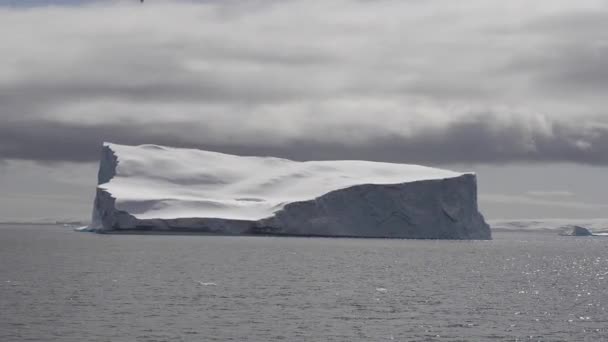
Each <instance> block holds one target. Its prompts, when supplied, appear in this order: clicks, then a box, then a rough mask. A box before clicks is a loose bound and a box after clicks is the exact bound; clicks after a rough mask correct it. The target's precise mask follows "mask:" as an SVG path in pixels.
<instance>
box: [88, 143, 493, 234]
mask: <svg viewBox="0 0 608 342" xmlns="http://www.w3.org/2000/svg"><path fill="white" fill-rule="evenodd" d="M99 183H100V184H99V186H98V195H97V198H96V202H95V211H94V215H93V216H94V224H93V226H97V228H103V229H138V228H142V227H146V229H152V228H154V227H160V226H162V227H163V228H165V229H172V228H174V227H176V225H177V226H178V227H180V229H182V228H184V229H188V228H191V226H192V225H196V226H209V225H212V226H214V227H215V228H213V229H219V230H226V229H228V230H229V228H230V227H234V226H235V224H236V223H234V222H241V223H239V224H238V226H239V228H238V229H236V231H237V232H242V230H243V229H245V230H247V231H250V232H251V231H259V232H263V233H268V232H271V233H285V234H298V235H307V234H310V235H340V236H346V235H348V236H395V237H406V236H413V235H416V234H413V233H412V231H416V230H417V229H418V228H416V227H419V226H420V225H422V224H425V225H435V226H437V227H435V228H434V227H427V228H425V229H426V230H428V231H435V233H433V234H427V235H428V237H432V238H441V236H442V235H445V236H447V235H450V234H451V235H454V236H452V237H450V238H459V236H463V238H470V237H476V238H489V229H486V228H487V225H486V224H485V222H484V220H483V217H481V215H480V214H479V213H478V211H477V189H476V181H475V176H474V175H473V174H463V173H457V172H452V171H447V170H441V169H435V168H429V167H424V166H419V165H405V164H393V163H378V162H368V161H353V160H346V161H309V162H296V161H291V160H287V159H280V158H272V157H240V156H233V155H228V154H222V153H216V152H209V151H201V150H193V149H177V148H169V147H162V146H156V145H142V146H124V145H116V144H107V143H106V144H104V148H103V152H102V158H101V163H100V169H99ZM363 189H366V190H365V191H362V190H363ZM396 189H398V191H396ZM313 204H314V205H313ZM311 205H312V206H311ZM431 209H432V210H431ZM304 213H306V214H304ZM302 215H304V216H305V217H304V216H302ZM354 217H357V218H358V219H357V220H353V218H354ZM188 220H190V221H188ZM192 220H197V221H196V222H197V223H196V224H194V223H193V222H191V221H192ZM201 220H203V221H204V222H202V221H201ZM210 220H212V221H213V222H214V223H213V224H211V223H209V222H211V221H210ZM444 221H445V222H444ZM227 222H232V223H231V224H228V225H227V224H226V223H227ZM243 222H246V223H243ZM450 222H451V223H450ZM363 224H365V225H366V227H362V225H363ZM446 224H448V226H454V227H456V226H458V227H460V228H459V229H456V230H454V232H455V233H453V234H452V233H450V229H448V227H447V226H446ZM227 226H230V227H227ZM347 226H350V227H347ZM477 226H479V227H482V228H483V229H482V230H484V231H486V230H487V232H485V233H483V234H476V233H472V232H474V231H476V229H475V227H477ZM437 231H441V232H443V233H437ZM456 231H458V232H456ZM408 232H409V233H408ZM448 233H449V234H448ZM446 234H447V235H446ZM423 235H424V234H423ZM451 235H450V236H451ZM425 236H426V235H425Z"/></svg>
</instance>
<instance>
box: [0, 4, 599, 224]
mask: <svg viewBox="0 0 608 342" xmlns="http://www.w3.org/2000/svg"><path fill="white" fill-rule="evenodd" d="M0 28H1V29H0V48H1V50H2V53H0V221H2V220H4V221H6V220H28V219H36V218H43V217H52V218H86V217H87V216H88V215H89V211H90V208H91V205H92V200H91V197H92V194H93V189H94V186H95V176H96V175H95V173H96V167H97V166H96V164H95V163H96V161H97V159H98V156H99V149H100V144H101V142H102V141H104V140H105V141H112V142H117V143H127V144H140V143H156V144H166V145H171V146H187V147H197V148H204V149H211V150H216V151H222V152H230V153H238V154H249V155H251V154H256V155H274V156H281V157H288V158H292V159H298V160H311V159H369V160H378V161H391V162H407V163H420V164H426V165H433V166H441V167H445V168H452V169H457V170H463V171H469V170H472V171H476V172H477V173H478V177H479V182H480V189H479V190H480V201H481V206H482V210H483V211H484V213H485V214H486V216H487V217H489V218H537V217H538V218H540V217H572V218H590V217H608V191H606V190H608V185H607V184H606V179H607V176H608V172H607V171H608V112H607V108H608V99H607V93H608V58H607V57H608V56H607V53H608V1H606V0H603V1H600V0H594V1H590V0H580V1H570V0H569V1H563V0H562V1H556V0H537V1H533V2H531V1H524V0H513V1H492V0H466V1H465V0H463V1H438V0H426V1H420V0H398V1H397V0H394V1H393V0H350V1H347V0H336V1H328V0H319V1H316V0H306V1H305V0H302V1H295V0H293V1H289V0H287V1H270V0H269V1H261V0H253V1H252V0H247V1H245V0H242V1H239V0H229V1H160V0H156V1H155V0H146V2H145V3H144V4H143V5H142V4H140V3H139V1H136V0H133V1H130V0H125V1H75V0H62V1H41V0H28V1H23V0H22V1H2V0H0Z"/></svg>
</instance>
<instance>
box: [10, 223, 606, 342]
mask: <svg viewBox="0 0 608 342" xmlns="http://www.w3.org/2000/svg"><path fill="white" fill-rule="evenodd" d="M494 238H495V239H494V240H493V241H475V242H471V241H416V240H386V239H331V238H279V237H276V238H275V237H227V236H150V235H146V236H135V235H96V234H91V233H80V232H74V231H72V230H71V229H69V228H64V227H57V226H0V341H7V342H12V341H113V342H114V341H142V342H143V341H608V286H607V285H608V238H586V237H584V238H578V237H576V238H575V237H560V236H556V235H553V234H548V233H507V232H499V233H495V234H494Z"/></svg>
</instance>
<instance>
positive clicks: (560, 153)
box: [0, 114, 608, 165]
mask: <svg viewBox="0 0 608 342" xmlns="http://www.w3.org/2000/svg"><path fill="white" fill-rule="evenodd" d="M473 117H475V119H469V120H465V121H461V122H457V123H455V124H454V125H451V126H448V127H444V128H441V129H438V128H433V127H429V128H427V129H424V130H420V131H418V132H416V133H415V134H413V135H412V136H396V135H392V136H383V137H374V138H373V139H371V140H370V141H368V142H366V143H365V144H362V145H357V144H349V143H341V142H333V143H332V142H324V141H322V140H320V141H312V140H300V139H293V140H290V141H287V142H285V143H283V144H281V145H278V144H273V143H271V142H268V141H265V140H264V139H263V138H260V139H257V140H256V141H252V142H251V143H250V144H229V143H223V144H218V143H216V142H209V141H206V139H205V135H206V133H207V132H205V128H204V127H200V129H199V130H200V132H201V134H200V136H192V135H184V134H183V132H188V131H191V130H192V127H189V126H191V124H171V125H164V126H163V127H162V128H161V127H158V125H146V124H125V123H123V124H107V125H101V124H100V125H95V126H83V125H78V124H75V123H69V124H65V123H64V124H59V123H57V122H40V121H35V122H20V123H14V124H9V125H3V126H2V127H0V146H1V148H0V158H6V159H32V160H39V161H47V162H55V161H76V162H89V161H96V160H97V159H98V152H99V150H100V146H101V142H102V141H104V140H107V141H111V142H116V143H123V144H144V143H150V142H153V143H157V144H161V145H162V144H165V145H170V146H181V147H195V148H202V149H210V150H215V151H220V152H226V153H235V154H242V155H273V156H279V157H285V158H290V159H297V160H310V159H367V160H376V161H388V162H409V163H424V164H439V163H460V162H473V163H474V162H488V163H505V162H518V161H527V162H563V161H571V162H578V163H584V164H594V165H608V127H607V126H592V125H587V126H585V125H580V126H571V125H570V124H563V123H558V122H554V123H551V124H550V127H549V130H550V132H551V133H550V134H548V133H547V132H546V131H544V130H540V129H533V130H530V128H529V127H527V126H525V125H523V124H522V123H517V122H515V123H511V124H508V125H505V124H504V123H499V121H500V120H499V119H497V118H495V117H492V116H488V115H482V114H477V116H473ZM195 131H196V129H195Z"/></svg>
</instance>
